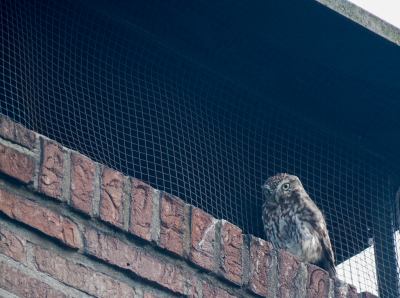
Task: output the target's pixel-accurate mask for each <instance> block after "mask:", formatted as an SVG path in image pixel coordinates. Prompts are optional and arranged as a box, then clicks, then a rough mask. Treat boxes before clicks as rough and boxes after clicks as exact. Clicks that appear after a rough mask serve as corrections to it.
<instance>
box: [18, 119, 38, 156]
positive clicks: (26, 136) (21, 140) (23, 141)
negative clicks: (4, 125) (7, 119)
mask: <svg viewBox="0 0 400 298" xmlns="http://www.w3.org/2000/svg"><path fill="white" fill-rule="evenodd" d="M14 142H15V143H17V144H19V145H21V146H24V147H26V148H28V149H31V150H32V149H33V148H35V144H36V134H35V133H34V132H33V131H31V130H29V129H27V128H26V127H24V126H22V125H21V124H18V123H15V139H14Z"/></svg>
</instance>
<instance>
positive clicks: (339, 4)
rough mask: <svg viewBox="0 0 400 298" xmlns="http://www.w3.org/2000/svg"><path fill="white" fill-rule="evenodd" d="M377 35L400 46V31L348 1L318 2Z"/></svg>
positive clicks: (325, 0) (327, 0) (328, 0)
mask: <svg viewBox="0 0 400 298" xmlns="http://www.w3.org/2000/svg"><path fill="white" fill-rule="evenodd" d="M316 1H317V2H319V3H321V4H323V5H325V6H327V7H329V8H330V9H332V10H334V11H336V12H338V13H340V14H341V15H343V16H345V17H347V18H349V19H350V20H352V21H354V22H356V23H358V24H360V25H361V26H364V27H365V28H367V29H369V30H371V31H372V32H375V33H376V34H378V35H380V36H382V37H384V38H386V39H387V40H390V41H392V42H394V43H395V44H397V45H400V29H399V28H397V27H395V26H393V25H391V24H389V23H387V22H385V21H384V20H382V19H380V18H378V17H377V16H375V15H373V14H372V13H370V12H368V11H366V10H364V9H362V8H361V7H358V6H357V5H355V4H353V3H351V2H349V1H346V0H316Z"/></svg>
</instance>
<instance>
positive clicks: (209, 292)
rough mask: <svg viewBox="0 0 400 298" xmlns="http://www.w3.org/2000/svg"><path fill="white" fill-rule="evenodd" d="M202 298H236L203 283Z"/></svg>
mask: <svg viewBox="0 0 400 298" xmlns="http://www.w3.org/2000/svg"><path fill="white" fill-rule="evenodd" d="M203 297H204V298H235V297H236V296H233V295H230V294H229V293H228V292H226V291H224V290H222V289H220V288H217V287H214V286H212V285H209V284H208V283H206V282H203Z"/></svg>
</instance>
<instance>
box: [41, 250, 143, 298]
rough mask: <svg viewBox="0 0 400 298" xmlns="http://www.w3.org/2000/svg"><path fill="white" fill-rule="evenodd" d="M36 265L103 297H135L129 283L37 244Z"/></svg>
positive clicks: (83, 289) (43, 270)
mask: <svg viewBox="0 0 400 298" xmlns="http://www.w3.org/2000/svg"><path fill="white" fill-rule="evenodd" d="M34 251H35V266H36V268H37V269H38V270H39V271H42V272H44V273H47V274H49V275H50V276H52V277H53V278H55V279H57V280H58V281H60V282H63V283H65V284H68V285H70V286H72V287H74V288H76V289H79V290H82V291H84V292H86V293H88V294H90V295H93V296H96V297H102V298H112V297H135V296H136V295H135V291H134V289H132V288H131V287H129V286H128V285H126V284H124V283H122V282H120V281H117V280H115V279H113V278H111V277H109V276H107V275H105V274H102V273H100V272H96V271H94V270H93V269H91V268H88V267H86V266H85V265H83V264H74V263H73V262H71V261H68V260H66V259H64V258H62V257H60V256H59V255H57V254H56V253H54V252H51V251H48V250H46V249H43V248H41V247H39V246H35V250H34Z"/></svg>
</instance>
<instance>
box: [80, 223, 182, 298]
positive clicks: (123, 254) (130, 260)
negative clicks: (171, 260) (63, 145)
mask: <svg viewBox="0 0 400 298" xmlns="http://www.w3.org/2000/svg"><path fill="white" fill-rule="evenodd" d="M85 239H86V241H85V245H86V247H85V251H86V252H87V253H88V254H90V255H92V256H95V257H96V258H99V259H101V260H103V261H105V262H107V263H109V264H112V265H115V266H118V267H120V268H123V269H127V270H130V271H132V272H133V273H135V274H136V275H137V276H139V277H141V278H144V279H145V280H148V281H152V282H155V283H157V284H159V285H160V286H162V287H164V288H166V289H169V290H171V291H173V292H176V293H180V294H183V271H182V269H180V268H178V267H176V266H174V265H171V264H167V263H165V262H163V261H161V260H159V259H157V258H155V257H153V256H152V255H150V254H148V253H146V252H144V251H142V250H139V249H137V248H135V247H132V246H129V245H127V244H125V243H123V242H121V241H119V240H117V239H115V238H113V237H109V236H104V235H101V234H99V233H97V232H96V231H93V230H88V231H86V233H85Z"/></svg>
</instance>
